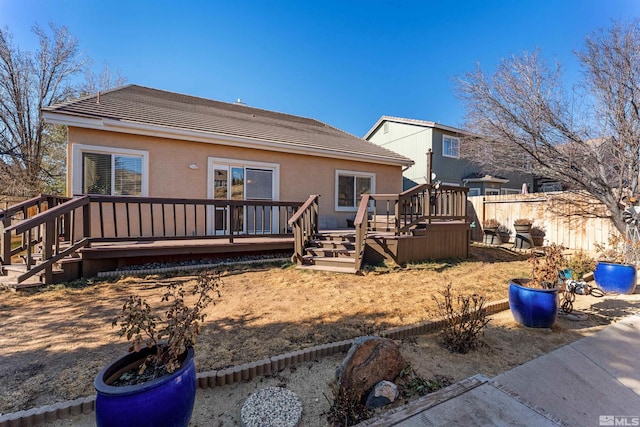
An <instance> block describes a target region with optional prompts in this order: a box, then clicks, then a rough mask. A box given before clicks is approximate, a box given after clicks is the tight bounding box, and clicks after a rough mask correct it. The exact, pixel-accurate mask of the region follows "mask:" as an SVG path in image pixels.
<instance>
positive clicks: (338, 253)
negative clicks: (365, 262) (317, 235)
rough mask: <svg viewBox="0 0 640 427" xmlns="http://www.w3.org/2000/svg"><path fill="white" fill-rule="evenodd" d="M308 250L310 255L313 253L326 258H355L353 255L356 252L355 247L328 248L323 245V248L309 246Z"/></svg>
mask: <svg viewBox="0 0 640 427" xmlns="http://www.w3.org/2000/svg"><path fill="white" fill-rule="evenodd" d="M306 252H307V254H308V255H313V256H317V257H318V256H320V257H326V258H336V257H342V258H353V256H354V255H355V253H356V251H355V249H347V248H326V247H322V248H314V247H309V248H307V249H306Z"/></svg>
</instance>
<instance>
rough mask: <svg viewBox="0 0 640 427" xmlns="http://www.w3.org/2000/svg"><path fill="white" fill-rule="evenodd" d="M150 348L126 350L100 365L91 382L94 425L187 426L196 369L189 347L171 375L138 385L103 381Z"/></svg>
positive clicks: (128, 365) (105, 426)
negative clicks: (108, 363)
mask: <svg viewBox="0 0 640 427" xmlns="http://www.w3.org/2000/svg"><path fill="white" fill-rule="evenodd" d="M153 351H155V347H153V348H145V349H143V350H141V351H139V352H138V353H129V354H127V355H126V356H124V357H122V358H120V359H118V360H116V361H115V362H114V363H112V364H111V365H109V366H107V367H106V368H104V369H103V370H102V371H101V372H100V373H99V374H98V376H97V377H96V379H95V381H94V382H93V385H94V387H95V389H96V391H97V398H96V411H95V412H96V424H97V426H98V427H116V426H117V427H123V426H132V427H133V426H136V427H141V426H149V427H151V426H167V427H169V426H175V427H178V426H180V427H186V426H188V425H189V420H190V419H191V413H192V411H193V405H194V402H195V398H196V368H195V364H194V360H193V359H194V352H193V348H189V349H188V350H187V356H186V358H185V360H184V361H183V362H182V367H181V368H180V369H179V370H177V371H175V372H173V373H172V374H169V375H165V376H162V377H160V378H156V379H154V380H152V381H148V382H146V383H142V384H136V385H132V386H124V387H114V386H111V385H108V384H106V382H108V381H109V379H110V378H111V377H116V378H117V377H118V376H119V375H121V374H122V373H123V372H126V371H128V370H129V369H130V368H131V367H133V366H136V365H139V364H140V363H139V362H140V360H141V359H142V358H144V357H146V356H147V355H149V354H150V353H151V352H153Z"/></svg>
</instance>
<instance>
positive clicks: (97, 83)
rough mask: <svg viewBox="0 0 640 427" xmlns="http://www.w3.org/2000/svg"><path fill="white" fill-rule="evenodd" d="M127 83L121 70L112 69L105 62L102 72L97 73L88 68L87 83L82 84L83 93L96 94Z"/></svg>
mask: <svg viewBox="0 0 640 427" xmlns="http://www.w3.org/2000/svg"><path fill="white" fill-rule="evenodd" d="M126 83H127V78H126V77H123V76H122V75H121V74H120V70H116V71H115V72H113V71H111V69H110V68H109V64H108V63H106V62H105V64H104V68H103V69H102V72H100V74H98V75H96V74H94V73H93V72H91V70H87V72H86V75H85V83H84V85H82V88H81V91H82V94H87V95H88V94H94V93H96V92H101V91H105V90H109V89H113V88H114V87H118V86H123V85H125V84H126Z"/></svg>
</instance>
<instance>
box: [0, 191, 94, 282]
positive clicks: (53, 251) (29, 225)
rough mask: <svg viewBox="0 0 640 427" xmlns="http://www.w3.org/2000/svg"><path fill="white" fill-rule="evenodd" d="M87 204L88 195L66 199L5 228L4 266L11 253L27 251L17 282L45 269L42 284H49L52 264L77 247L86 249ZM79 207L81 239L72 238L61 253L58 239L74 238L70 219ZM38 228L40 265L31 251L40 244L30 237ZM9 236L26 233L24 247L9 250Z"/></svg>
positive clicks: (87, 238)
mask: <svg viewBox="0 0 640 427" xmlns="http://www.w3.org/2000/svg"><path fill="white" fill-rule="evenodd" d="M89 202H90V198H89V196H82V197H74V198H72V199H68V200H67V201H66V202H64V203H62V204H59V205H57V206H55V207H52V208H50V209H47V210H46V211H43V212H41V213H39V214H37V215H35V216H33V217H31V218H28V219H26V220H23V221H21V222H19V223H17V224H13V225H11V226H9V227H7V228H5V229H4V231H3V245H2V246H3V247H2V255H3V256H2V258H3V261H4V264H11V256H12V255H13V254H14V253H17V252H20V251H22V250H26V267H27V272H26V273H24V274H22V275H21V276H19V277H18V283H20V282H22V281H24V280H26V279H27V278H29V277H31V276H33V275H34V274H37V273H38V272H40V271H42V270H45V276H46V277H45V283H50V278H51V277H52V275H53V263H54V262H56V261H57V260H59V259H61V258H63V257H65V256H67V255H69V254H71V253H72V252H74V251H76V250H77V249H79V248H80V247H83V246H86V245H87V244H88V243H89V235H88V230H89V227H90V223H89V221H90V216H89V210H88V207H89ZM54 203H55V202H54ZM78 208H83V215H82V217H83V231H82V236H80V237H79V238H72V239H71V240H72V241H71V242H70V243H71V246H70V247H69V248H66V249H64V250H61V249H60V237H61V236H64V237H65V239H66V238H69V237H70V236H72V235H73V232H72V229H73V228H74V225H75V224H74V219H75V216H73V218H72V215H71V213H72V212H73V211H74V210H76V209H78ZM41 228H43V229H44V232H43V233H42V234H43V237H42V239H41V241H42V246H43V259H42V263H40V264H38V265H33V260H32V256H33V252H34V251H33V249H34V245H35V244H37V243H39V240H37V239H36V240H34V239H33V238H32V232H33V230H34V229H35V230H38V232H39V230H40V229H41ZM12 233H15V234H16V235H20V234H26V235H27V239H26V247H20V248H16V249H13V250H12V249H11V236H12ZM23 246H24V245H23Z"/></svg>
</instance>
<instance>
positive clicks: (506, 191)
mask: <svg viewBox="0 0 640 427" xmlns="http://www.w3.org/2000/svg"><path fill="white" fill-rule="evenodd" d="M500 191H501V192H502V194H520V193H522V188H501V189H500Z"/></svg>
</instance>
